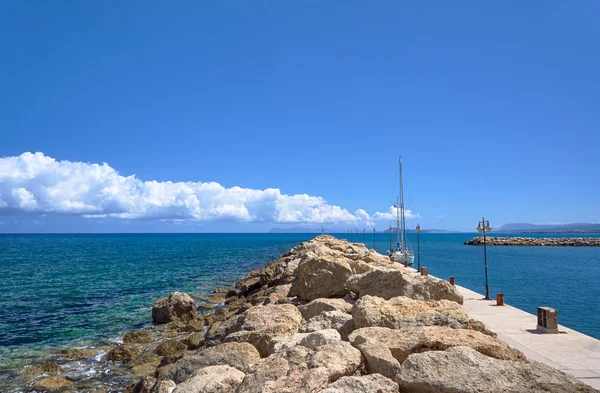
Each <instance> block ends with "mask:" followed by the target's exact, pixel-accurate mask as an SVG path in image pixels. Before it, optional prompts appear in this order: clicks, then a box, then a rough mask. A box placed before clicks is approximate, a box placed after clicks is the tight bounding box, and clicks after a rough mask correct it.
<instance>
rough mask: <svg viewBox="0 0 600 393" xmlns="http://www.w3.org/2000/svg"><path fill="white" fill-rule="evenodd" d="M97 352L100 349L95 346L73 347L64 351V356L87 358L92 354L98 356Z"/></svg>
mask: <svg viewBox="0 0 600 393" xmlns="http://www.w3.org/2000/svg"><path fill="white" fill-rule="evenodd" d="M97 354H98V350H97V349H94V348H85V349H80V348H71V349H68V350H66V351H65V352H64V353H63V355H64V357H65V358H67V359H77V358H87V357H91V356H96V355H97Z"/></svg>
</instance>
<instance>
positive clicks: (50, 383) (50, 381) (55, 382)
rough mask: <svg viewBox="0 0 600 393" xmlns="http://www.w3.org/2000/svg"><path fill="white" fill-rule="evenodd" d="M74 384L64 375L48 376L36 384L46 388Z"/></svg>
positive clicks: (58, 387)
mask: <svg viewBox="0 0 600 393" xmlns="http://www.w3.org/2000/svg"><path fill="white" fill-rule="evenodd" d="M72 384H73V383H72V382H71V381H69V380H68V379H65V378H63V377H46V378H42V379H40V380H39V381H37V382H36V386H37V387H39V388H42V389H44V390H55V389H60V388H63V387H65V386H69V385H72Z"/></svg>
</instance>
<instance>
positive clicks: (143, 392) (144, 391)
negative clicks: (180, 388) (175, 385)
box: [131, 377, 156, 393]
mask: <svg viewBox="0 0 600 393" xmlns="http://www.w3.org/2000/svg"><path fill="white" fill-rule="evenodd" d="M155 383H156V378H153V377H142V378H140V379H139V381H138V382H137V383H136V384H135V386H134V387H133V389H132V390H131V391H132V393H152V388H153V387H154V384H155Z"/></svg>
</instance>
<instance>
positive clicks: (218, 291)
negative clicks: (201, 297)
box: [213, 288, 230, 293]
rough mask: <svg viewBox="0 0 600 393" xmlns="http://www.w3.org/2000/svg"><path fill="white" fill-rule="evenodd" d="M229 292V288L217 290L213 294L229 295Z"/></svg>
mask: <svg viewBox="0 0 600 393" xmlns="http://www.w3.org/2000/svg"><path fill="white" fill-rule="evenodd" d="M229 291H230V289H229V288H217V289H215V290H214V291H213V293H228V292H229Z"/></svg>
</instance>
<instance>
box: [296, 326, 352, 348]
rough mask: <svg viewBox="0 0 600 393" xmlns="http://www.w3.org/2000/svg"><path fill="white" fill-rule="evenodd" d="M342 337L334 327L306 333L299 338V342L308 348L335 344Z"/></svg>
mask: <svg viewBox="0 0 600 393" xmlns="http://www.w3.org/2000/svg"><path fill="white" fill-rule="evenodd" d="M341 339H342V337H340V334H339V333H338V331H337V330H335V329H327V330H319V331H318V332H314V333H308V334H307V335H306V336H304V337H302V339H300V341H299V344H300V345H302V346H303V347H306V348H309V349H317V348H318V347H321V346H323V345H328V344H336V343H337V342H338V341H341Z"/></svg>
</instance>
